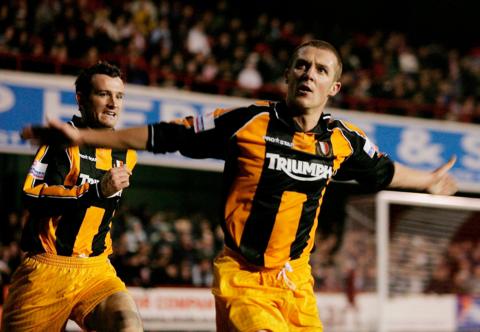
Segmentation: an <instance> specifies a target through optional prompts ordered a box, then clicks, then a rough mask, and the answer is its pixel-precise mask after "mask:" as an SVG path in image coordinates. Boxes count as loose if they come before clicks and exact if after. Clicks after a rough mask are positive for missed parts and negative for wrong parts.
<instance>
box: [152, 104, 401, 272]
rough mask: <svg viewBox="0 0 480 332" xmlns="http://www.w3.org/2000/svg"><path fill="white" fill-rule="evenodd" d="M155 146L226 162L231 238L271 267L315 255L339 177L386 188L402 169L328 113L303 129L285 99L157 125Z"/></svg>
mask: <svg viewBox="0 0 480 332" xmlns="http://www.w3.org/2000/svg"><path fill="white" fill-rule="evenodd" d="M147 149H148V150H150V151H153V152H158V153H165V152H171V151H177V150H178V151H180V152H181V153H182V154H183V155H185V156H188V157H192V158H219V159H223V160H225V168H224V179H223V180H224V185H223V197H224V202H223V203H224V204H223V213H222V214H223V215H222V218H221V222H222V227H223V230H224V232H225V244H226V246H227V247H229V248H231V249H233V250H235V251H236V252H238V253H240V254H241V255H242V256H243V257H244V258H245V259H246V260H247V261H248V262H250V263H252V264H254V265H257V266H262V267H267V268H274V267H281V266H283V265H284V264H285V263H286V262H287V261H289V260H293V259H297V258H300V257H304V256H308V255H309V254H310V252H311V251H312V249H313V246H314V238H315V231H316V228H317V223H318V216H319V212H320V206H321V204H322V198H323V195H324V193H325V189H326V186H327V185H328V183H329V182H330V181H331V180H332V179H333V178H336V179H340V180H352V179H354V180H357V181H358V182H359V183H360V184H362V185H364V186H367V187H369V188H371V189H372V190H379V189H381V188H383V187H385V186H387V185H388V184H389V183H390V182H391V179H392V177H393V172H394V166H393V162H392V161H391V160H390V159H389V158H388V157H387V156H386V155H385V154H382V153H380V152H378V150H377V148H376V146H375V145H374V144H373V143H372V142H371V141H370V140H369V139H368V138H367V136H366V135H365V134H364V132H363V131H361V130H360V129H359V128H357V127H356V126H354V125H352V124H350V123H347V122H343V121H339V120H334V119H332V118H331V117H329V116H328V115H322V116H321V118H320V120H319V122H318V124H317V125H316V127H315V128H314V129H312V130H311V131H309V132H303V131H302V130H301V128H300V127H299V126H298V125H297V124H296V123H295V121H294V120H293V118H292V117H291V116H290V115H289V110H288V108H287V106H286V104H285V103H284V102H280V103H275V102H259V103H257V104H255V105H251V106H249V107H245V108H237V109H233V110H224V109H217V110H215V111H214V112H213V113H211V114H208V115H205V116H201V117H198V118H194V117H188V118H185V119H183V120H181V121H177V122H175V123H165V122H161V123H156V124H152V125H150V126H149V140H148V143H147ZM320 222H321V221H320Z"/></svg>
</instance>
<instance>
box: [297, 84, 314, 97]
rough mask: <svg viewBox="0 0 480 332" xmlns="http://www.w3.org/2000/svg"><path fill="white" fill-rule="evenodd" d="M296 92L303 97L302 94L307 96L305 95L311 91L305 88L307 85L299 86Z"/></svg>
mask: <svg viewBox="0 0 480 332" xmlns="http://www.w3.org/2000/svg"><path fill="white" fill-rule="evenodd" d="M297 91H298V93H299V94H302V95H303V94H307V93H309V92H312V91H313V90H312V89H310V87H309V86H307V85H300V86H299V87H298V89H297Z"/></svg>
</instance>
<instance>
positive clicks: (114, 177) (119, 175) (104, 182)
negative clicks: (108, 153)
mask: <svg viewBox="0 0 480 332" xmlns="http://www.w3.org/2000/svg"><path fill="white" fill-rule="evenodd" d="M130 175H132V172H131V171H130V170H129V169H128V168H127V166H126V165H123V166H120V167H114V168H111V169H110V170H109V171H108V172H107V173H105V175H104V176H103V177H102V179H101V180H100V190H101V191H102V195H103V196H104V197H107V198H108V197H111V196H113V195H115V194H116V193H118V192H119V191H120V190H122V189H124V188H127V187H128V186H129V185H130Z"/></svg>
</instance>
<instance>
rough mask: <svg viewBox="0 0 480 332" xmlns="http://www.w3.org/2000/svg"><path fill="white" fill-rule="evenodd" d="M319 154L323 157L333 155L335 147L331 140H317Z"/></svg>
mask: <svg viewBox="0 0 480 332" xmlns="http://www.w3.org/2000/svg"><path fill="white" fill-rule="evenodd" d="M316 150H317V155H319V156H322V157H331V156H332V155H333V149H332V145H331V143H330V142H323V141H318V142H317V149H316Z"/></svg>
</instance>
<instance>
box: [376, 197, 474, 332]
mask: <svg viewBox="0 0 480 332" xmlns="http://www.w3.org/2000/svg"><path fill="white" fill-rule="evenodd" d="M375 200H376V202H375V203H376V204H375V206H376V208H375V209H376V211H375V215H376V230H377V231H376V240H377V249H376V251H377V296H378V302H377V304H378V321H377V332H387V331H388V329H389V327H388V322H387V316H388V314H387V312H388V304H389V291H390V289H389V285H390V280H389V257H390V255H389V242H390V219H391V216H390V211H391V206H392V204H395V205H406V206H414V207H428V208H434V209H451V210H457V211H458V210H460V211H480V199H476V198H468V197H455V196H440V195H430V194H421V193H410V192H396V191H381V192H379V193H378V194H377V195H376V199H375Z"/></svg>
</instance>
